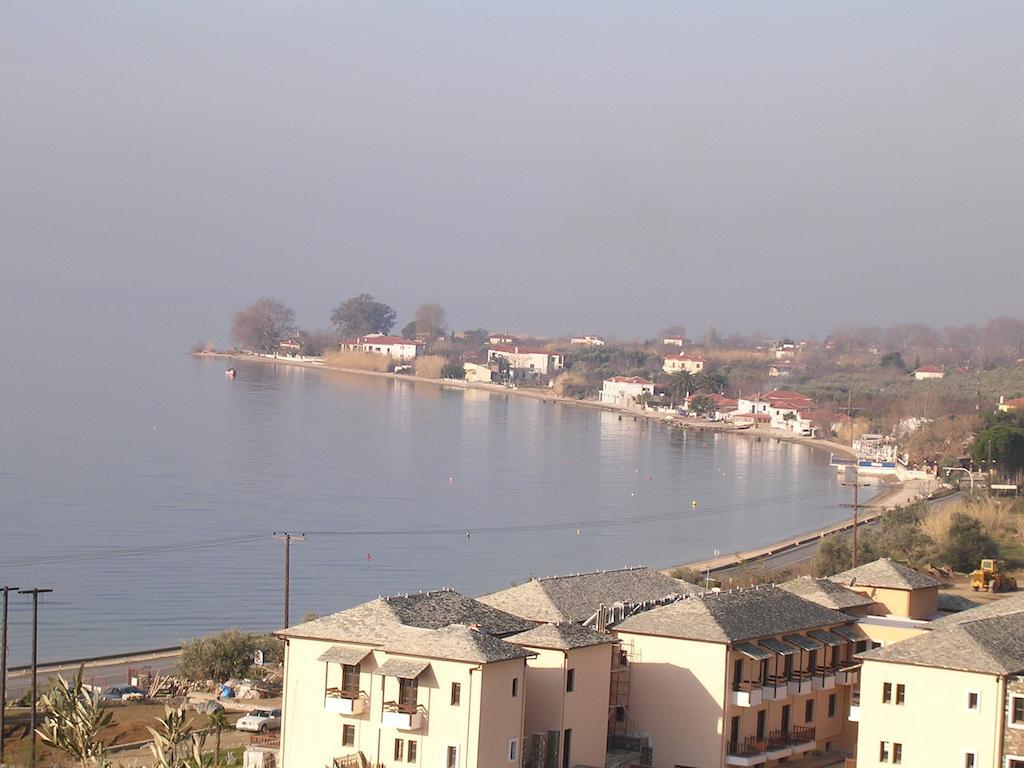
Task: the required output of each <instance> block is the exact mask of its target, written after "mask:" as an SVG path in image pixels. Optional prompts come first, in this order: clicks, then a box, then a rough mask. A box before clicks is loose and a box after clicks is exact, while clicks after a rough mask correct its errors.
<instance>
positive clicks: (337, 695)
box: [327, 688, 360, 699]
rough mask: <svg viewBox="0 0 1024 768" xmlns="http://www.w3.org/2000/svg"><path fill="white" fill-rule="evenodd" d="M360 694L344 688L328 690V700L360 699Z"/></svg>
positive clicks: (357, 691)
mask: <svg viewBox="0 0 1024 768" xmlns="http://www.w3.org/2000/svg"><path fill="white" fill-rule="evenodd" d="M359 695H360V692H359V690H358V689H356V690H345V689H343V688H328V689H327V698H329V699H358V698H359Z"/></svg>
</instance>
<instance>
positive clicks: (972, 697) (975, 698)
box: [967, 691, 981, 709]
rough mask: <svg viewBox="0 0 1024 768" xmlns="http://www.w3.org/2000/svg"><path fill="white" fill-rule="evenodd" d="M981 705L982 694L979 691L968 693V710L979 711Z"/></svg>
mask: <svg viewBox="0 0 1024 768" xmlns="http://www.w3.org/2000/svg"><path fill="white" fill-rule="evenodd" d="M980 703H981V694H980V693H978V692H977V691H968V692H967V708H968V709H977V708H978V705H979V704H980Z"/></svg>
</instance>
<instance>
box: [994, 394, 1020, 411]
mask: <svg viewBox="0 0 1024 768" xmlns="http://www.w3.org/2000/svg"><path fill="white" fill-rule="evenodd" d="M1022 408H1024V397H1014V398H1011V399H1009V400H1006V399H1004V398H1003V397H1002V396H1000V397H999V410H1000V411H1002V412H1003V413H1009V412H1010V411H1016V410H1020V409H1022Z"/></svg>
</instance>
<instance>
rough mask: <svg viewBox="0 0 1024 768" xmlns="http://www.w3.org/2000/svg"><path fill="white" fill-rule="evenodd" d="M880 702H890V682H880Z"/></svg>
mask: <svg viewBox="0 0 1024 768" xmlns="http://www.w3.org/2000/svg"><path fill="white" fill-rule="evenodd" d="M882 703H883V704H890V703H892V683H882Z"/></svg>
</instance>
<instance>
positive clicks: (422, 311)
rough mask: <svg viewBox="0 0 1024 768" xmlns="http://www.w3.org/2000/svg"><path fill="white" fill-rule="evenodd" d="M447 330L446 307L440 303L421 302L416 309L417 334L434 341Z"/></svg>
mask: <svg viewBox="0 0 1024 768" xmlns="http://www.w3.org/2000/svg"><path fill="white" fill-rule="evenodd" d="M447 332H448V330H447V328H445V312H444V307H442V306H441V305H440V304H420V306H419V309H417V310H416V336H417V337H419V338H421V339H424V340H426V341H433V340H434V339H436V338H437V337H438V336H444V335H445V334H446V333H447Z"/></svg>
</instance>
